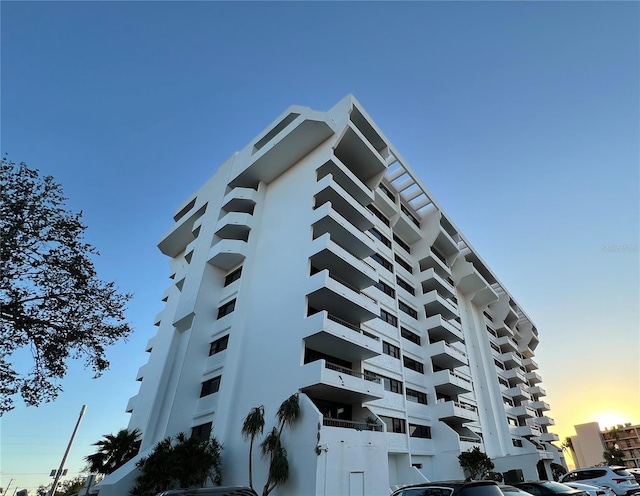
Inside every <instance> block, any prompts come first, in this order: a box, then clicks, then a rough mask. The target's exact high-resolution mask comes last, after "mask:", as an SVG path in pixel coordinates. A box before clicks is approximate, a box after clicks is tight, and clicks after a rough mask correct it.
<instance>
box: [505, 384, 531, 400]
mask: <svg viewBox="0 0 640 496" xmlns="http://www.w3.org/2000/svg"><path fill="white" fill-rule="evenodd" d="M503 393H504V394H506V395H507V396H509V397H510V398H513V399H514V400H516V401H522V400H530V399H531V394H529V392H528V391H526V390H525V389H524V387H522V386H515V387H510V388H508V389H505V390H504V391H503Z"/></svg>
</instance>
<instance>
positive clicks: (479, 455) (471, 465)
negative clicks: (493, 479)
mask: <svg viewBox="0 0 640 496" xmlns="http://www.w3.org/2000/svg"><path fill="white" fill-rule="evenodd" d="M458 461H459V463H460V466H461V467H462V470H464V472H465V475H467V474H468V478H469V479H471V480H479V479H484V478H486V477H487V476H488V474H489V472H491V471H492V470H493V469H494V468H495V465H494V464H493V462H492V461H491V458H489V457H488V456H487V454H486V453H484V452H482V451H480V448H478V447H477V446H474V447H473V448H471V449H470V450H469V451H465V452H463V453H460V454H459V455H458Z"/></svg>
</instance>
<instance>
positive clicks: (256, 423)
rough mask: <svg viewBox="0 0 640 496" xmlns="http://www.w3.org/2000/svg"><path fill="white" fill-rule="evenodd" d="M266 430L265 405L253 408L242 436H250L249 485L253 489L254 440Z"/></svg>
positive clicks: (244, 423) (247, 417) (248, 415)
mask: <svg viewBox="0 0 640 496" xmlns="http://www.w3.org/2000/svg"><path fill="white" fill-rule="evenodd" d="M263 430H264V405H260V406H256V407H254V408H252V409H251V410H250V411H249V413H248V414H247V416H246V417H245V418H244V422H243V423H242V437H243V438H245V439H248V438H250V439H251V442H250V443H249V486H250V487H251V489H253V463H252V452H253V441H254V439H255V438H256V436H257V435H258V434H262V431H263Z"/></svg>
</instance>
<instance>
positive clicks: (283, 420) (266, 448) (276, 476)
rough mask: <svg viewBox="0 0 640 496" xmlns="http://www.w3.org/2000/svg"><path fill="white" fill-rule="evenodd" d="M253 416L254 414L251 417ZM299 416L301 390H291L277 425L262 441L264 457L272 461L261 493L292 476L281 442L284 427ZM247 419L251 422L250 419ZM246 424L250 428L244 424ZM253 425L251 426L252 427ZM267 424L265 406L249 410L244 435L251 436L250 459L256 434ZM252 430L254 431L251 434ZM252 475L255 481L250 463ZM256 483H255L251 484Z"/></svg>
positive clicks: (278, 417) (267, 493)
mask: <svg viewBox="0 0 640 496" xmlns="http://www.w3.org/2000/svg"><path fill="white" fill-rule="evenodd" d="M252 416H253V418H251V417H252ZM298 417H300V400H299V398H298V394H297V393H295V394H292V395H291V396H289V398H287V399H286V400H284V401H283V402H282V404H281V405H280V407H279V408H278V411H277V412H276V418H277V419H278V425H277V426H274V427H273V428H272V429H271V431H269V433H268V434H267V435H266V436H265V438H264V439H263V441H262V443H260V452H261V454H262V458H263V459H267V460H268V461H269V468H268V471H267V481H266V482H265V485H264V487H263V489H262V496H268V495H269V493H271V491H273V490H274V489H275V488H276V487H277V486H279V485H281V484H284V483H285V482H286V481H287V480H288V479H289V461H288V459H287V450H286V449H285V448H284V446H282V441H281V438H282V432H283V431H284V428H285V427H287V426H288V427H291V426H292V425H293V424H294V423H295V422H296V420H297V419H298ZM247 419H249V420H250V422H247ZM245 426H246V427H247V428H245ZM249 427H251V428H249ZM263 428H264V407H262V406H259V407H255V408H252V409H251V410H250V411H249V414H248V415H247V417H245V421H244V422H243V425H242V435H243V437H244V438H245V439H247V438H250V439H251V445H250V447H249V460H251V449H252V448H253V441H254V438H255V437H256V436H257V435H258V434H259V433H260V434H261V433H262V431H263ZM252 433H253V434H252ZM249 479H250V483H252V482H253V481H252V475H251V464H250V465H249ZM251 487H253V486H251Z"/></svg>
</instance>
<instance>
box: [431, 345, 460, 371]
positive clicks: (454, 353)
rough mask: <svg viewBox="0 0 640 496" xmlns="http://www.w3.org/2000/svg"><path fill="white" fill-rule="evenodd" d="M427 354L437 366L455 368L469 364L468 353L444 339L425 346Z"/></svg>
mask: <svg viewBox="0 0 640 496" xmlns="http://www.w3.org/2000/svg"><path fill="white" fill-rule="evenodd" d="M424 349H425V352H426V354H427V356H430V357H431V362H432V363H433V365H434V366H435V367H439V368H441V369H453V368H456V367H462V366H463V365H468V363H469V362H468V359H467V354H466V353H465V352H464V351H462V350H459V349H457V348H455V347H453V346H451V345H450V344H448V343H446V342H444V341H437V342H435V343H431V344H428V345H426V346H425V347H424Z"/></svg>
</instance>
